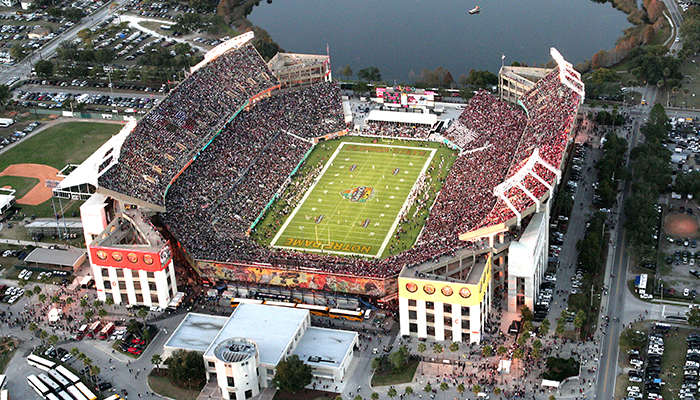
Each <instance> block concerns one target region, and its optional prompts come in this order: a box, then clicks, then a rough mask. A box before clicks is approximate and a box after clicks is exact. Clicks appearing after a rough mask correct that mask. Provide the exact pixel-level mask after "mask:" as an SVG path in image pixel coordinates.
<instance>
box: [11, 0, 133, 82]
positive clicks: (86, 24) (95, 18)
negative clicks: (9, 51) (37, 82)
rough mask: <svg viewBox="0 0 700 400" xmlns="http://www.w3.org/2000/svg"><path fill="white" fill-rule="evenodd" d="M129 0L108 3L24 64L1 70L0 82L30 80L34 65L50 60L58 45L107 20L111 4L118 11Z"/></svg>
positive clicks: (24, 61) (34, 54)
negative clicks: (11, 79)
mask: <svg viewBox="0 0 700 400" xmlns="http://www.w3.org/2000/svg"><path fill="white" fill-rule="evenodd" d="M127 1H128V0H115V1H113V2H109V3H107V5H105V6H104V7H102V8H101V9H99V10H98V11H96V12H95V13H94V14H92V15H90V16H88V17H85V18H83V19H82V20H81V21H80V22H79V23H77V24H75V25H74V26H73V27H72V28H71V29H69V30H67V31H65V32H63V33H62V34H61V35H59V36H58V37H57V38H55V39H54V40H52V41H51V42H49V43H48V44H46V45H45V46H43V47H42V48H41V49H39V50H37V51H35V52H34V53H32V54H31V55H30V56H28V57H27V58H25V59H24V60H23V61H22V62H20V63H17V64H16V65H14V66H12V67H7V68H4V69H3V70H0V82H7V80H8V79H10V78H11V77H13V76H18V77H19V78H20V79H23V78H28V77H29V74H30V73H31V71H32V65H33V63H34V62H36V61H37V60H41V59H48V58H50V57H51V56H53V54H54V53H55V52H56V49H57V48H58V45H59V44H61V42H63V41H66V40H69V41H70V40H74V39H75V38H77V37H78V32H80V31H81V30H83V29H85V28H90V27H91V26H93V25H95V24H98V23H100V22H101V21H103V20H105V19H106V18H107V17H108V16H109V14H110V13H111V12H113V10H112V9H111V8H110V4H112V3H116V4H117V7H115V8H114V9H115V10H117V9H119V7H121V6H123V5H124V4H126V3H127Z"/></svg>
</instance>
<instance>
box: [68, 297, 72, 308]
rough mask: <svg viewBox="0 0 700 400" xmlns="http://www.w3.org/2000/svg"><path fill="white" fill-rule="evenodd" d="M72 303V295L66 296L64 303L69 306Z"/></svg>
mask: <svg viewBox="0 0 700 400" xmlns="http://www.w3.org/2000/svg"><path fill="white" fill-rule="evenodd" d="M71 304H73V298H72V297H66V305H67V306H69V305H71Z"/></svg>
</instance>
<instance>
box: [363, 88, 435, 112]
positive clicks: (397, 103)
mask: <svg viewBox="0 0 700 400" xmlns="http://www.w3.org/2000/svg"><path fill="white" fill-rule="evenodd" d="M376 96H377V97H376V98H377V102H378V103H380V104H384V105H385V106H387V107H402V108H432V107H435V92H432V91H429V90H420V89H416V88H414V87H409V86H397V87H388V88H377V90H376Z"/></svg>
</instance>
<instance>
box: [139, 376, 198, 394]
mask: <svg viewBox="0 0 700 400" xmlns="http://www.w3.org/2000/svg"><path fill="white" fill-rule="evenodd" d="M148 386H149V387H150V388H151V390H153V391H154V392H155V393H158V394H160V395H162V396H165V397H168V398H171V399H178V400H195V399H196V398H197V396H199V392H200V391H199V390H188V389H183V388H180V387H177V386H175V385H173V384H172V383H170V379H168V376H167V375H160V374H156V373H155V372H151V373H150V374H149V375H148Z"/></svg>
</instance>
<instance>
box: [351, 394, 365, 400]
mask: <svg viewBox="0 0 700 400" xmlns="http://www.w3.org/2000/svg"><path fill="white" fill-rule="evenodd" d="M353 400H363V399H362V396H360V395H359V394H358V395H355V397H353Z"/></svg>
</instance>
